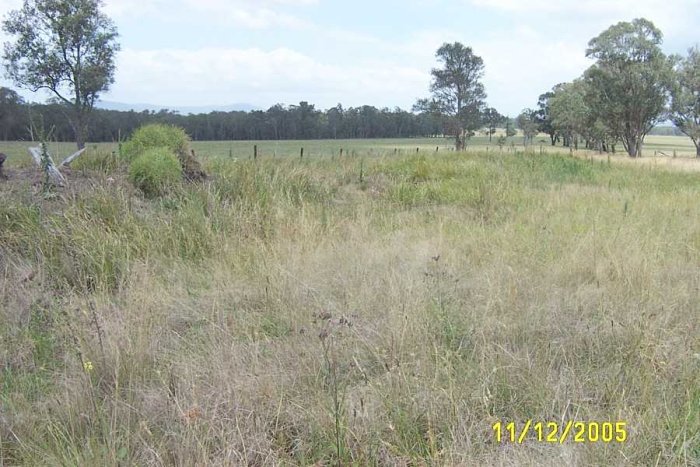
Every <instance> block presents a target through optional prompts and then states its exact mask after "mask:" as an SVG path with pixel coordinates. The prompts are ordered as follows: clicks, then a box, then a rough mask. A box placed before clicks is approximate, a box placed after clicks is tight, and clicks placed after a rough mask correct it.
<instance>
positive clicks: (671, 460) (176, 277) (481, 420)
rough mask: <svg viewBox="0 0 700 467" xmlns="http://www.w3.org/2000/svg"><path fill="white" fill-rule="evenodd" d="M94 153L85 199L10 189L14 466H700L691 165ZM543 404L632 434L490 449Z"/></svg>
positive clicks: (1, 283)
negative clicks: (135, 167) (142, 171)
mask: <svg viewBox="0 0 700 467" xmlns="http://www.w3.org/2000/svg"><path fill="white" fill-rule="evenodd" d="M100 160H102V159H96V161H92V160H86V161H85V164H86V166H85V167H81V168H80V172H81V173H83V174H85V176H91V177H95V179H96V180H102V182H100V183H96V184H95V186H93V187H91V188H89V189H84V190H77V191H75V192H73V193H72V194H70V196H68V195H62V196H57V197H55V198H52V199H48V200H47V199H42V198H40V197H37V196H31V195H29V194H27V193H25V192H23V191H22V190H21V189H19V188H17V187H12V186H10V184H9V183H8V184H5V185H2V184H0V193H2V194H3V200H4V201H3V203H2V204H0V238H1V239H2V242H1V243H0V464H7V465H208V464H213V465H244V464H248V465H279V464H284V465H310V464H314V463H316V464H318V465H333V464H334V465H338V464H340V465H423V464H434V465H523V464H526V465H527V464H529V465H651V464H658V465H693V464H694V463H697V462H698V459H700V417H699V416H698V414H699V413H700V391H699V390H698V388H699V387H700V379H699V378H700V377H699V375H700V344H699V341H698V338H697V337H698V335H700V318H699V316H700V315H699V314H698V312H697V303H699V302H700V289H698V287H697V284H698V281H700V273H699V272H698V264H700V221H699V220H698V219H700V207H698V206H699V205H698V203H697V199H698V195H699V194H700V193H699V191H700V188H699V187H700V184H699V183H698V182H699V181H700V180H699V179H698V176H697V175H694V174H682V173H670V172H664V171H657V170H649V169H636V168H631V167H621V166H610V165H608V164H606V163H598V162H589V161H585V160H578V159H573V158H569V157H566V156H552V155H547V156H540V155H530V154H494V153H490V154H489V153H468V154H467V153H463V154H442V153H440V154H439V155H437V154H429V155H421V154H418V155H410V156H395V155H393V153H390V154H388V155H386V156H376V157H367V158H363V159H361V158H359V157H347V158H343V159H334V160H331V159H318V158H309V159H305V160H303V161H299V160H290V159H284V158H280V159H263V160H258V161H252V160H251V161H241V160H239V161H236V160H231V159H228V160H227V159H210V160H206V161H205V165H206V170H207V172H208V173H210V174H211V175H212V176H211V178H210V179H209V180H208V181H207V182H206V183H205V184H203V185H185V184H182V185H179V186H178V187H177V188H176V189H174V190H170V191H168V192H167V193H165V194H163V196H161V197H159V198H152V199H151V198H148V199H144V198H143V197H142V196H141V195H140V194H139V192H137V191H135V190H133V189H132V188H131V187H130V185H129V184H128V183H127V182H126V176H125V174H123V173H122V172H121V171H120V169H119V168H118V166H114V167H112V166H110V165H108V164H106V163H102V162H99V161H100ZM110 171H112V172H110ZM99 177H102V179H100V178H99ZM106 177H109V180H110V181H109V182H108V181H106V180H107V179H106ZM528 419H532V420H534V421H544V422H547V421H558V422H561V421H562V420H564V421H566V420H569V419H575V420H581V421H600V422H604V421H612V422H616V421H625V422H626V423H627V427H628V430H629V437H628V439H627V441H626V442H625V443H623V444H605V443H602V442H598V443H583V444H577V443H572V442H567V443H564V444H563V445H559V444H556V445H554V444H547V443H538V442H536V441H534V440H532V439H530V440H528V441H526V442H525V443H524V444H523V445H521V446H519V445H511V444H509V443H503V444H498V443H496V442H495V440H494V433H493V431H492V430H491V426H492V425H493V423H494V422H496V421H498V420H501V421H504V422H508V421H514V422H516V423H518V425H519V426H522V424H524V422H525V421H526V420H528Z"/></svg>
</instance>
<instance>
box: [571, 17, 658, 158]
mask: <svg viewBox="0 0 700 467" xmlns="http://www.w3.org/2000/svg"><path fill="white" fill-rule="evenodd" d="M662 38H663V35H662V34H661V31H660V30H659V29H657V28H656V26H654V24H653V23H652V22H651V21H649V20H646V19H643V18H638V19H635V20H633V21H632V22H620V23H617V24H615V25H613V26H611V27H609V28H608V29H606V30H605V31H603V32H602V33H601V34H600V35H598V36H597V37H594V38H593V39H591V41H590V42H589V43H588V49H587V50H586V56H587V57H590V58H595V59H596V60H597V61H596V63H595V64H594V65H593V66H592V67H590V68H589V69H588V70H587V71H586V73H585V78H586V80H587V81H589V82H590V83H591V89H593V90H594V91H595V92H596V98H595V101H596V111H597V112H599V115H600V118H601V119H602V121H603V123H604V124H605V125H606V126H607V127H608V128H609V129H610V130H611V131H612V132H613V133H614V134H615V135H616V137H617V138H619V139H620V140H622V143H623V145H624V147H625V149H626V150H627V153H628V154H629V155H630V157H639V156H641V148H642V143H643V142H644V137H645V136H646V135H647V133H649V131H650V130H651V129H652V128H653V127H654V125H655V124H656V123H658V122H659V121H661V120H663V119H664V118H665V106H666V102H667V101H668V97H669V94H670V90H671V82H672V80H671V75H672V63H671V60H670V59H669V58H668V57H666V56H665V55H664V53H663V52H662V51H661V42H662Z"/></svg>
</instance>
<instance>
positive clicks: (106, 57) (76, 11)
mask: <svg viewBox="0 0 700 467" xmlns="http://www.w3.org/2000/svg"><path fill="white" fill-rule="evenodd" d="M100 7H101V2H99V1H97V0H58V1H56V0H29V1H25V2H24V6H23V7H22V8H21V9H19V10H14V11H12V12H10V14H9V15H8V18H7V20H6V21H5V22H4V23H3V30H4V31H5V32H6V33H8V34H9V35H10V36H12V37H13V38H14V39H15V41H14V42H10V43H7V44H6V46H5V54H4V57H3V58H4V60H5V63H6V65H7V72H8V76H9V77H10V78H11V79H12V80H13V81H14V82H15V83H17V84H18V85H19V86H22V87H25V88H29V89H33V90H36V89H41V88H44V89H48V90H50V91H51V92H52V93H53V94H54V95H55V96H56V98H58V99H59V100H60V101H61V103H63V104H65V105H66V106H68V108H69V109H70V114H69V118H70V120H71V124H72V126H73V128H74V129H75V136H76V141H77V143H78V148H82V147H83V146H84V143H85V137H86V135H87V124H88V116H89V114H90V112H91V111H92V108H93V106H94V102H95V100H96V99H97V97H98V95H99V94H100V93H101V92H103V91H106V90H107V89H109V86H110V85H111V84H112V83H113V82H114V72H115V69H116V65H115V60H114V59H115V56H116V53H117V51H118V50H119V44H118V43H117V42H116V38H117V36H118V34H117V30H116V27H115V26H114V23H113V22H112V21H111V20H110V19H109V18H108V17H107V16H105V15H104V14H103V13H102V12H101V11H100Z"/></svg>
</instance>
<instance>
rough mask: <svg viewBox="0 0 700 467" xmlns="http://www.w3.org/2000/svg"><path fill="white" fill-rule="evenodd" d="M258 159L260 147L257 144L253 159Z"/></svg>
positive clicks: (254, 148)
mask: <svg viewBox="0 0 700 467" xmlns="http://www.w3.org/2000/svg"><path fill="white" fill-rule="evenodd" d="M257 158H258V145H257V144H255V145H253V159H257Z"/></svg>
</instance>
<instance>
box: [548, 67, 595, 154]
mask: <svg viewBox="0 0 700 467" xmlns="http://www.w3.org/2000/svg"><path fill="white" fill-rule="evenodd" d="M553 94H554V95H553V96H552V97H551V98H550V99H549V113H550V117H551V120H552V125H553V127H554V128H555V129H556V130H557V131H558V132H559V133H561V135H562V136H563V138H564V145H566V146H569V148H570V149H571V150H573V149H574V147H577V145H578V138H579V137H580V136H582V135H583V134H584V132H585V131H586V125H587V123H588V119H589V115H590V112H591V110H590V107H589V106H588V103H587V102H586V85H585V83H584V82H583V81H582V80H580V79H578V80H575V81H574V82H572V83H562V84H558V85H556V86H555V87H554V92H553Z"/></svg>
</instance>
